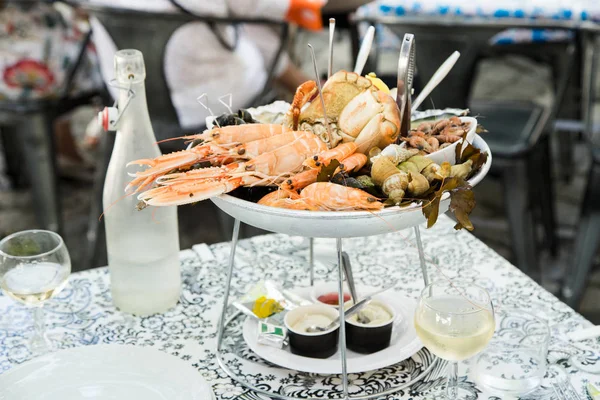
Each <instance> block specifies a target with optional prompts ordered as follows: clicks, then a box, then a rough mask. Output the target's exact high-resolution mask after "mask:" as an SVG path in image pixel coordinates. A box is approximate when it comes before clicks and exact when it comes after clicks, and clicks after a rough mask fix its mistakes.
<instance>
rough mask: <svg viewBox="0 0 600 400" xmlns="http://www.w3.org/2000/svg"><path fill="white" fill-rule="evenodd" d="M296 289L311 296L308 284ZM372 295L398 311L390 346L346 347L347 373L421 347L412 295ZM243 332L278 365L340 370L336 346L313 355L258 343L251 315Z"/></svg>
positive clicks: (326, 371)
mask: <svg viewBox="0 0 600 400" xmlns="http://www.w3.org/2000/svg"><path fill="white" fill-rule="evenodd" d="M375 290H377V289H375V288H370V290H365V289H364V288H362V287H359V288H358V292H359V293H361V294H362V293H370V292H373V291H375ZM297 293H298V294H300V295H301V296H303V297H305V298H308V297H309V296H310V294H309V293H310V288H303V289H298V291H297ZM375 299H378V300H380V301H384V302H386V303H387V304H389V305H390V306H391V307H393V308H394V310H395V311H396V314H397V315H398V317H397V320H396V322H395V324H394V330H393V331H392V340H391V342H390V346H389V347H388V348H386V349H384V350H381V351H378V352H376V353H372V354H359V353H355V352H353V351H351V350H348V353H347V354H348V358H347V360H348V372H349V373H358V372H365V371H372V370H376V369H379V368H384V367H387V366H390V365H393V364H396V363H399V362H400V361H403V360H406V359H407V358H410V357H411V356H413V355H414V354H415V353H416V352H418V351H419V350H420V349H421V348H422V347H423V344H421V341H420V340H419V338H418V337H417V333H416V332H415V328H414V326H413V323H412V320H413V315H414V313H415V308H416V307H417V303H416V302H415V301H414V300H412V299H409V298H406V297H403V296H399V295H397V294H394V293H382V294H380V295H378V296H375ZM243 334H244V340H245V341H246V343H247V344H248V347H250V349H251V350H252V351H253V352H255V353H256V354H257V355H258V356H259V357H262V358H264V359H265V360H267V361H269V362H271V363H273V364H275V365H279V366H280V367H285V368H288V369H293V370H296V371H303V372H312V373H316V374H341V373H342V363H341V358H340V351H339V349H338V351H337V352H336V353H335V354H334V355H333V356H331V357H329V358H325V359H315V358H310V357H302V356H299V355H296V354H292V353H291V352H290V349H289V347H285V348H283V349H276V348H275V347H270V346H265V345H262V344H259V343H258V342H257V337H258V332H257V323H256V320H255V319H253V318H247V319H246V321H245V322H244V329H243Z"/></svg>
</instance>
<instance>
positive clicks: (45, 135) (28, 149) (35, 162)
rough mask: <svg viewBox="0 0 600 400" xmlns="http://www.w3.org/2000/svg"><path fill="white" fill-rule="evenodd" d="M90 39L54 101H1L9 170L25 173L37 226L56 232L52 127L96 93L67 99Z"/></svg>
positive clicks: (58, 223)
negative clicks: (63, 115) (64, 115)
mask: <svg viewBox="0 0 600 400" xmlns="http://www.w3.org/2000/svg"><path fill="white" fill-rule="evenodd" d="M90 36H91V33H88V34H87V35H86V36H85V38H84V40H83V41H82V43H81V48H80V51H79V55H78V57H77V59H76V61H75V62H74V63H73V64H72V65H71V66H70V69H69V71H68V73H67V75H66V76H67V79H66V83H65V86H64V87H63V88H62V91H61V93H60V94H59V95H58V96H57V98H53V99H41V100H18V101H8V100H7V101H2V102H0V125H1V126H2V135H3V139H4V140H3V142H4V144H5V152H6V155H7V162H8V165H9V171H11V170H13V171H14V170H15V169H17V170H18V171H17V173H15V175H20V173H21V171H22V172H25V178H26V180H27V181H28V183H29V185H30V186H31V191H32V193H33V204H34V211H35V214H36V217H37V221H38V224H39V226H40V227H42V228H45V229H49V230H52V231H57V232H61V231H62V220H61V206H60V200H59V193H58V178H57V173H56V154H55V151H54V135H53V125H52V124H53V122H54V120H55V119H56V118H57V117H59V116H60V115H62V114H64V113H66V112H68V111H71V110H73V109H74V108H76V107H77V106H79V105H82V104H90V103H91V102H92V99H93V98H94V97H96V96H98V94H99V92H97V91H93V92H89V93H83V94H80V95H78V96H75V97H72V96H70V92H71V89H72V85H73V78H74V77H75V74H76V72H77V70H78V67H79V66H80V65H81V61H82V59H83V56H84V54H85V51H86V47H87V45H88V43H89V40H90ZM21 158H22V159H23V161H24V162H23V163H22V161H21ZM21 163H22V164H21Z"/></svg>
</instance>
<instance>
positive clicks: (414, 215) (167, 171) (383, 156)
mask: <svg viewBox="0 0 600 400" xmlns="http://www.w3.org/2000/svg"><path fill="white" fill-rule="evenodd" d="M389 93H390V91H389V89H388V88H387V86H386V85H385V84H384V83H383V82H382V81H381V80H379V79H378V78H376V77H375V76H374V75H372V74H370V75H367V76H361V75H359V74H356V73H353V72H347V71H343V70H342V71H339V72H337V73H335V74H333V75H332V76H331V77H330V78H329V79H328V80H327V81H326V83H325V84H324V85H323V87H322V91H321V92H320V93H319V90H318V86H317V83H316V82H315V81H308V82H305V83H304V84H302V85H301V86H300V87H298V89H297V91H296V95H295V97H294V99H293V101H292V103H291V105H289V108H288V109H287V111H286V112H285V113H284V114H283V115H282V118H277V119H279V121H278V122H277V123H268V122H267V123H264V122H262V121H260V120H259V119H256V118H255V116H257V117H262V116H263V115H267V116H269V117H271V118H273V116H277V113H275V112H273V110H272V108H273V107H271V109H269V110H268V111H264V112H261V110H260V108H259V109H256V110H253V111H252V112H254V113H255V115H252V113H251V112H248V111H247V110H240V111H239V112H238V113H236V114H225V115H222V116H219V117H217V118H215V121H214V124H215V126H214V127H212V128H211V129H208V130H206V131H205V132H203V133H200V134H197V135H191V136H186V137H184V138H181V139H183V140H185V141H187V142H188V146H187V148H186V149H184V150H181V151H178V152H174V153H171V154H165V155H163V156H161V157H158V158H156V159H144V160H135V161H132V162H131V163H130V165H131V164H137V165H142V166H145V167H146V168H144V169H143V170H141V171H138V172H135V173H134V174H132V175H133V180H132V181H131V183H130V184H129V186H128V188H127V190H129V191H130V192H131V191H133V192H134V193H136V195H137V196H138V199H139V201H140V202H139V204H138V208H140V209H143V208H145V207H147V206H156V207H163V206H176V205H183V204H190V203H196V202H199V201H203V200H206V199H211V200H212V201H213V202H214V203H215V204H216V205H217V206H218V207H219V208H221V209H222V210H223V211H224V212H226V213H227V214H229V215H231V216H233V217H234V218H236V219H239V220H240V221H242V222H244V223H247V224H250V225H253V226H256V227H259V228H263V229H266V230H269V231H274V232H280V233H286V234H291V235H302V236H307V237H356V236H368V235H375V234H382V233H387V232H392V231H397V230H400V229H404V228H408V227H411V226H414V225H417V224H419V223H422V222H424V221H427V222H428V226H431V225H433V224H434V223H435V221H436V219H437V216H438V215H439V213H444V212H446V211H447V210H448V209H450V210H451V211H453V212H454V213H455V216H456V217H457V220H458V223H457V226H456V227H457V229H460V228H463V227H465V228H467V229H470V230H471V229H473V227H472V225H471V223H470V221H469V218H468V215H469V213H470V212H471V210H472V209H473V207H474V206H475V200H474V197H473V192H472V191H471V188H472V187H473V186H475V185H476V184H477V183H479V182H480V181H481V180H482V179H483V177H484V176H485V175H486V174H487V172H488V170H489V168H490V165H491V153H490V151H489V147H488V146H487V144H486V143H485V141H484V140H483V139H482V138H481V137H480V136H479V135H478V134H477V132H478V131H480V127H478V125H477V120H476V119H475V118H473V117H468V116H449V117H442V118H438V119H433V120H426V121H422V122H416V121H412V124H411V125H410V129H408V130H407V131H406V132H401V130H402V129H401V126H402V118H403V117H402V115H401V113H400V111H399V107H398V106H397V104H396V101H395V99H394V98H393V97H392V96H391V95H390V94H389ZM319 94H321V95H322V97H321V100H322V101H319ZM282 104H286V103H282V102H278V106H279V108H280V107H281V105H282ZM267 107H268V106H267ZM275 108H277V107H275ZM405 118H406V117H405ZM182 147H183V146H182Z"/></svg>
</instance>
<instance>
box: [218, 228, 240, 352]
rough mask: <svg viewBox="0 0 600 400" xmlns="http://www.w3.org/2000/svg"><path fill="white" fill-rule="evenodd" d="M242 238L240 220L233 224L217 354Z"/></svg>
mask: <svg viewBox="0 0 600 400" xmlns="http://www.w3.org/2000/svg"><path fill="white" fill-rule="evenodd" d="M239 236H240V220H239V219H236V220H235V222H234V223H233V235H232V237H231V250H230V252H229V266H228V268H227V284H226V285H225V295H224V297H223V310H222V311H221V319H219V327H218V336H217V352H219V351H221V345H222V342H223V333H224V332H225V319H226V318H227V305H228V303H229V290H230V289H231V278H232V277H233V266H234V264H235V250H236V248H237V243H238V238H239Z"/></svg>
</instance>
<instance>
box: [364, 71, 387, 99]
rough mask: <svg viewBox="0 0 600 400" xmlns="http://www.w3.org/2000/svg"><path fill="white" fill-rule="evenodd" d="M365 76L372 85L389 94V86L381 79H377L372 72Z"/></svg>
mask: <svg viewBox="0 0 600 400" xmlns="http://www.w3.org/2000/svg"><path fill="white" fill-rule="evenodd" d="M366 78H367V79H368V80H370V81H371V82H372V83H373V86H375V87H376V88H377V89H379V90H383V91H384V92H385V93H387V94H390V88H389V87H388V86H387V85H386V84H385V83H383V81H382V80H381V79H379V78H378V77H377V75H375V73H374V72H371V73H369V74H367V76H366Z"/></svg>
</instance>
